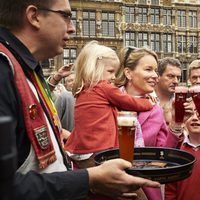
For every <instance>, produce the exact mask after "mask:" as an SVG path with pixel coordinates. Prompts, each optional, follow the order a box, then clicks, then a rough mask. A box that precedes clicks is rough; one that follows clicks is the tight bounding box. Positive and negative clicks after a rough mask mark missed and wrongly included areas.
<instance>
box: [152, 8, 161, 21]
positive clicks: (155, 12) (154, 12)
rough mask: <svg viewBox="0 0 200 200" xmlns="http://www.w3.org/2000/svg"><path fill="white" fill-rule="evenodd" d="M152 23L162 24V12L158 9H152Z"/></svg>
mask: <svg viewBox="0 0 200 200" xmlns="http://www.w3.org/2000/svg"><path fill="white" fill-rule="evenodd" d="M151 23H152V24H160V10H159V9H158V8H151Z"/></svg>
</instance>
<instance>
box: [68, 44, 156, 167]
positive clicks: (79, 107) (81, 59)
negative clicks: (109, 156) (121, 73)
mask: <svg viewBox="0 0 200 200" xmlns="http://www.w3.org/2000/svg"><path fill="white" fill-rule="evenodd" d="M119 66H120V62H119V59H118V56H117V54H116V53H115V51H114V50H112V49H111V48H109V47H106V46H103V45H100V44H98V42H97V41H92V42H90V43H88V44H87V45H86V46H85V47H84V48H83V49H82V51H81V52H80V54H79V56H78V57H77V60H76V62H75V64H74V67H75V74H76V76H75V81H74V86H73V93H74V95H75V96H76V104H75V124H74V129H73V131H72V133H71V135H70V136H69V138H68V140H67V142H66V145H65V149H66V151H67V152H68V155H69V156H70V157H71V159H72V160H73V161H74V162H75V163H76V165H77V166H78V168H85V167H91V166H93V165H94V162H93V156H94V153H96V152H99V151H102V150H106V149H110V148H115V147H118V135H117V125H116V116H117V108H118V109H122V110H130V111H137V112H139V111H147V110H149V109H151V108H152V104H151V103H150V102H149V100H147V99H141V98H140V99H139V98H134V97H132V96H130V95H128V94H123V93H122V92H121V91H120V90H119V89H118V88H117V87H115V86H114V85H113V84H112V83H113V82H114V81H115V74H116V72H117V70H118V69H119Z"/></svg>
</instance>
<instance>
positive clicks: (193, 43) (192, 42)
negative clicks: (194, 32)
mask: <svg viewBox="0 0 200 200" xmlns="http://www.w3.org/2000/svg"><path fill="white" fill-rule="evenodd" d="M189 42H190V44H189V52H190V53H197V37H196V36H190V37H189Z"/></svg>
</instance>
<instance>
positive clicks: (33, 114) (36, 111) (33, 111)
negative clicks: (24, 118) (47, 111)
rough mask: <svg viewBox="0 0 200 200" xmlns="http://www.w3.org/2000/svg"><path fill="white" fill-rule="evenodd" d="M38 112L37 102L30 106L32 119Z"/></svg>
mask: <svg viewBox="0 0 200 200" xmlns="http://www.w3.org/2000/svg"><path fill="white" fill-rule="evenodd" d="M37 114H38V109H37V106H36V105H35V104H31V105H30V106H29V115H30V117H31V119H35V118H36V115H37Z"/></svg>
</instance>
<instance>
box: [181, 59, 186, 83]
mask: <svg viewBox="0 0 200 200" xmlns="http://www.w3.org/2000/svg"><path fill="white" fill-rule="evenodd" d="M181 68H182V72H181V74H182V75H181V82H184V83H186V82H187V63H186V62H182V63H181Z"/></svg>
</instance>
